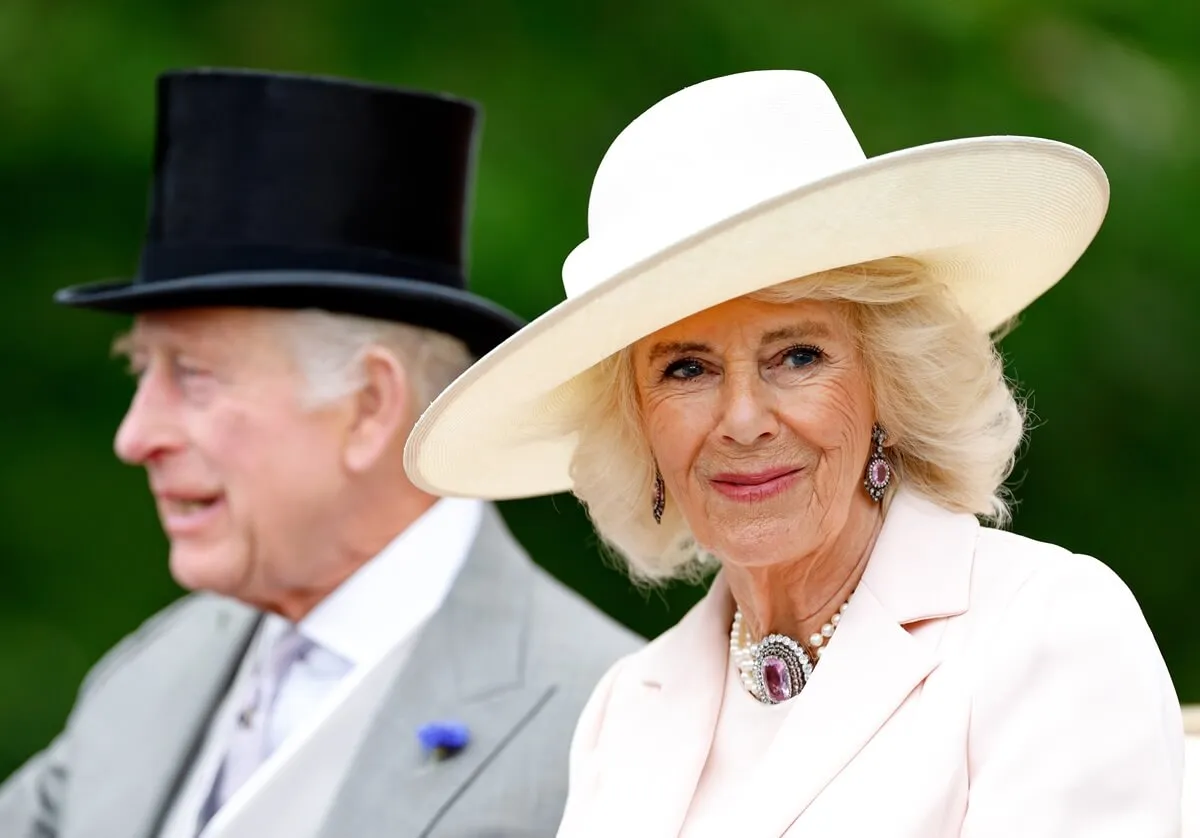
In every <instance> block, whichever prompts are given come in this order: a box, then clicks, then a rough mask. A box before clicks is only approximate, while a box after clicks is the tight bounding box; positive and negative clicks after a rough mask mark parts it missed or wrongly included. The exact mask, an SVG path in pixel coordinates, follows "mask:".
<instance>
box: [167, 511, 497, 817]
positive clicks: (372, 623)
mask: <svg viewBox="0 0 1200 838" xmlns="http://www.w3.org/2000/svg"><path fill="white" fill-rule="evenodd" d="M482 515H483V504H482V502H481V501H478V500H473V499H466V498H446V499H442V500H439V501H438V502H437V503H436V504H434V506H432V507H431V508H430V509H429V510H428V511H427V512H425V514H424V515H422V516H421V517H420V518H418V519H417V520H416V521H415V522H413V524H412V525H411V526H409V527H408V528H407V529H406V530H405V531H404V532H403V533H401V534H400V535H399V536H397V537H396V538H395V539H394V540H393V541H392V542H391V543H390V544H388V546H387V547H385V548H384V549H383V551H381V552H380V553H379V555H377V556H375V557H374V558H372V559H371V560H370V561H369V562H367V563H366V564H365V565H363V566H362V567H361V568H360V569H359V570H358V571H357V572H356V573H354V575H352V576H351V577H350V578H349V579H347V580H346V581H345V582H344V583H342V585H341V586H339V587H338V588H337V589H336V590H334V591H333V592H332V593H331V594H330V595H329V596H327V597H326V598H325V599H324V600H322V601H321V602H320V603H319V604H318V605H317V606H316V607H315V608H314V609H313V610H312V611H310V612H309V613H308V614H307V615H306V616H305V617H304V619H302V620H301V621H300V622H299V623H298V624H297V626H296V628H297V629H298V630H299V632H300V633H301V634H302V635H303V636H304V637H305V638H307V639H308V640H310V641H312V643H313V644H314V646H313V648H312V649H311V650H310V651H309V652H308V653H307V654H305V655H304V656H303V658H301V659H300V660H297V661H296V662H295V663H294V664H293V665H292V666H291V667H290V669H289V671H288V672H287V673H286V675H285V676H284V677H283V678H282V679H281V680H280V683H279V688H278V693H277V698H276V701H275V704H274V706H273V709H272V710H271V713H270V716H269V718H268V720H267V724H268V725H269V730H268V735H269V737H270V740H271V741H272V742H273V743H274V745H275V746H276V751H275V754H273V756H272V757H271V758H268V759H267V760H266V761H265V762H264V763H263V764H262V765H261V766H259V768H258V769H257V771H256V772H255V774H254V775H253V776H252V777H251V778H250V780H251V781H254V782H251V781H248V782H247V784H246V786H245V787H243V789H241V790H239V791H238V792H236V793H234V795H233V796H232V797H231V798H230V799H229V800H228V801H226V804H225V805H226V807H230V808H232V807H234V806H237V805H241V804H242V803H244V801H243V800H241V798H242V797H243V796H244V795H249V794H253V793H254V790H255V789H256V788H260V787H261V786H262V781H263V778H262V777H260V776H259V775H263V774H267V775H269V774H270V773H271V772H273V771H276V770H278V767H279V763H280V760H279V759H276V756H280V752H279V749H280V748H281V747H282V746H283V745H284V744H285V743H287V742H288V740H290V739H293V737H298V738H301V739H303V738H310V737H311V735H312V733H313V731H315V730H316V729H317V728H319V727H320V726H321V725H322V724H323V723H324V722H325V721H326V720H327V719H329V718H330V716H331V714H332V713H333V712H334V711H335V710H336V708H337V707H338V706H340V705H341V704H343V703H344V702H345V701H346V700H347V699H348V698H349V697H350V695H351V693H352V692H353V691H354V689H355V687H356V685H357V684H358V683H359V682H361V681H362V679H363V678H364V677H365V676H366V675H367V674H369V673H370V671H371V670H372V668H373V667H375V666H377V665H378V664H379V663H380V662H381V661H382V660H383V659H384V658H385V656H386V657H387V659H388V665H389V666H393V667H398V666H400V665H402V664H403V660H404V659H405V658H406V657H407V655H408V653H409V651H411V647H412V645H413V643H414V642H415V640H416V637H417V635H418V633H419V631H420V629H421V628H422V627H423V626H424V624H425V623H426V621H427V620H428V619H429V618H430V617H431V616H432V615H433V614H434V612H436V611H437V609H438V608H439V607H440V605H441V603H442V601H443V600H444V599H445V596H446V594H447V592H448V591H449V590H450V587H451V585H452V584H453V583H454V580H455V578H456V577H457V575H458V572H459V570H460V569H461V568H462V564H463V562H464V560H465V559H466V556H467V552H468V551H469V549H470V547H471V544H472V543H473V542H474V540H475V536H476V534H477V532H478V529H479V524H480V521H481V520H482ZM288 626H289V624H288V623H287V621H285V620H284V619H283V618H282V617H279V616H278V615H275V614H268V615H267V616H266V617H265V618H264V619H263V620H262V622H261V624H260V625H259V628H258V630H257V632H256V634H255V637H254V638H253V640H252V641H251V643H250V646H249V648H248V649H247V652H246V655H245V657H244V658H243V660H242V663H241V665H240V667H239V670H238V672H237V674H236V676H235V677H234V680H233V683H232V684H231V685H230V689H229V691H228V693H227V694H226V696H225V699H224V700H223V701H222V703H221V705H220V707H219V708H218V710H217V712H216V714H215V715H214V717H213V720H212V723H211V724H210V725H209V729H208V731H207V734H206V736H205V739H204V741H203V743H202V745H201V747H200V750H199V751H198V753H197V756H196V759H195V760H194V762H193V763H192V766H191V770H190V772H189V774H188V776H187V778H186V779H185V780H184V782H183V784H182V786H181V788H180V792H179V795H178V796H177V797H176V800H175V804H174V805H173V806H172V808H171V811H170V812H169V814H168V817H167V819H166V820H165V821H164V828H163V831H162V832H161V833H160V836H161V838H196V836H197V831H196V824H197V819H198V817H199V815H200V811H201V807H202V806H203V804H204V801H205V800H206V798H207V797H208V795H209V792H210V790H211V789H212V785H213V782H214V780H215V778H216V776H217V772H218V770H219V768H220V765H221V762H222V760H223V759H224V757H225V754H226V752H227V751H228V748H229V742H230V739H231V736H232V734H233V731H234V728H235V725H236V724H237V722H238V716H239V715H240V714H241V713H243V712H244V711H245V709H246V708H245V706H244V704H245V702H246V697H247V696H248V695H249V694H250V692H251V686H252V685H251V681H252V679H254V678H255V666H256V664H257V665H259V666H261V665H262V663H263V662H264V659H265V657H266V656H267V655H268V653H269V651H270V650H271V648H272V646H273V645H274V643H275V641H276V640H277V639H278V637H279V636H280V635H281V634H282V633H283V632H284V631H285V630H286V629H287V628H288ZM292 750H294V748H293V749H292ZM332 791H333V790H332V789H331V790H330V794H332ZM216 820H217V819H214V821H210V827H216V826H217V824H216ZM210 832H211V828H206V829H205V830H204V831H203V832H201V833H199V834H200V835H201V836H208V835H209V834H210Z"/></svg>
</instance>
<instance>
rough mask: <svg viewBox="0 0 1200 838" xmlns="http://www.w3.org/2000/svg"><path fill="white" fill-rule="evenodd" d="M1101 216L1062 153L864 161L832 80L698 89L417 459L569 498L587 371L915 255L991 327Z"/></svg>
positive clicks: (655, 110)
mask: <svg viewBox="0 0 1200 838" xmlns="http://www.w3.org/2000/svg"><path fill="white" fill-rule="evenodd" d="M1107 207H1108V181H1107V178H1106V177H1105V174H1104V170H1103V169H1102V168H1101V167H1100V165H1099V164H1098V163H1097V162H1096V161H1095V160H1094V159H1093V158H1092V157H1090V156H1089V155H1087V154H1086V153H1084V152H1083V151H1080V150H1079V149H1077V148H1074V147H1072V146H1069V145H1065V144H1063V143H1059V142H1054V141H1051V140H1044V139H1037V138H1029V137H1007V136H1005V137H978V138H971V139H960V140H951V141H947V142H938V143H932V144H929V145H922V146H918V147H916V148H909V149H904V150H902V151H896V152H892V153H890V154H884V155H880V156H878V157H873V158H870V159H868V158H867V157H866V155H865V154H864V153H863V151H862V148H861V147H860V146H859V143H858V140H857V139H856V138H855V136H854V133H853V131H852V130H851V129H850V126H849V124H848V123H847V121H846V118H845V116H844V115H843V114H842V111H841V108H839V107H838V104H837V101H836V100H835V99H834V97H833V94H832V93H831V92H830V90H829V88H828V87H827V86H826V85H825V83H824V82H823V81H822V80H821V79H820V78H818V77H817V76H814V75H812V74H811V73H805V72H799V71H792V70H768V71H757V72H748V73H739V74H736V75H732V76H725V77H721V78H717V79H712V80H710V81H705V82H702V83H700V84H696V85H693V86H692V87H688V88H686V89H684V90H681V91H680V92H678V93H675V94H674V95H672V96H669V97H667V98H666V99H663V100H662V101H661V102H659V103H658V104H656V105H654V106H653V107H651V108H650V109H649V110H647V111H646V112H645V113H643V114H642V115H641V116H639V117H638V118H637V119H636V120H634V121H633V122H632V123H631V124H630V125H629V126H628V127H627V128H626V129H625V130H624V131H622V132H621V134H620V135H619V136H618V137H617V139H616V140H615V141H614V142H613V144H612V146H611V147H610V148H609V150H608V152H607V154H605V156H604V159H603V160H602V161H601V163H600V167H599V170H598V171H597V172H596V177H595V180H594V182H593V184H592V192H591V199H590V203H589V206H588V238H587V239H586V240H585V241H584V242H583V243H582V244H580V245H579V246H578V247H576V248H575V250H574V251H573V252H572V253H571V254H570V255H569V256H568V257H567V260H566V262H565V263H564V265H563V287H564V289H565V290H566V296H567V299H566V300H565V301H564V302H562V303H560V304H559V305H557V306H555V307H554V308H553V309H551V310H550V311H548V312H547V313H546V314H544V315H542V316H541V317H539V318H537V319H536V320H534V321H533V322H532V323H530V324H529V325H528V326H526V327H525V328H523V329H522V330H521V331H519V332H518V333H517V334H515V335H513V336H512V337H510V338H509V339H508V340H506V341H505V342H504V343H502V344H501V345H500V346H498V347H496V348H495V349H494V350H492V351H491V352H490V353H488V354H487V355H485V356H484V357H483V358H482V359H481V360H479V361H478V362H477V363H476V364H475V365H474V366H473V367H471V368H470V369H469V370H468V371H467V372H466V373H465V374H463V375H462V376H461V377H460V378H459V379H458V380H457V381H455V382H454V384H452V385H451V386H450V387H449V388H448V389H447V390H446V391H445V392H444V393H443V394H442V395H441V396H440V397H439V398H438V399H437V400H436V401H434V403H433V404H432V405H431V406H430V408H429V409H428V410H427V411H426V412H425V413H424V415H423V416H422V417H421V419H420V421H419V422H418V423H417V426H416V428H415V429H414V431H413V433H412V435H411V437H410V439H409V441H408V445H407V447H406V450H405V465H406V468H407V470H408V474H409V476H410V478H411V479H412V481H413V482H414V483H415V484H416V485H417V486H419V487H421V488H422V489H425V490H426V491H429V492H432V493H435V494H439V495H469V496H475V497H484V498H492V499H506V498H519V497H530V496H534V495H544V494H551V493H555V492H560V491H566V490H569V489H570V488H571V485H572V482H571V478H570V475H569V471H568V469H569V465H570V462H571V457H572V453H573V451H574V448H575V434H574V433H573V432H572V431H571V429H570V428H569V427H567V426H566V425H565V424H564V422H565V418H566V417H569V416H572V415H575V411H577V410H578V405H579V400H580V399H585V398H588V397H589V394H588V393H586V392H585V391H584V388H582V387H581V386H579V385H580V381H579V376H580V374H581V373H584V372H585V371H587V370H588V369H589V368H590V367H592V366H593V365H595V364H597V363H599V362H600V361H602V360H604V359H605V358H607V357H608V356H609V355H612V354H613V353H614V352H617V351H619V350H621V349H623V348H625V347H627V346H629V345H630V344H632V343H634V342H636V341H637V340H639V339H641V338H643V337H645V336H646V335H649V334H651V333H653V332H656V331H658V330H659V329H661V328H663V327H665V326H668V325H670V324H672V323H675V322H677V321H679V320H682V319H683V318H685V317H688V316H690V315H693V314H696V313H697V312H700V311H703V310H705V309H708V308H711V307H712V306H715V305H718V304H719V303H722V302H726V301H728V300H731V299H734V298H736V297H740V296H743V295H745V294H749V293H752V292H754V291H757V290H761V289H763V288H765V287H767V286H770V285H774V284H777V283H780V282H784V281H787V280H790V279H795V278H797V277H801V276H804V275H807V274H812V273H817V272H819V271H823V270H829V269H832V268H838V267H844V266H847V265H852V264H856V263H859V262H866V261H870V260H874V259H880V258H884V257H889V256H909V257H913V258H915V259H918V260H920V261H921V262H922V263H923V264H924V265H926V266H927V267H928V269H929V270H930V271H931V272H932V273H933V275H934V276H936V277H937V278H939V279H940V280H941V281H942V282H944V283H945V284H946V286H947V287H948V288H949V289H950V290H951V292H952V293H953V295H954V297H955V298H956V299H957V301H958V303H959V305H960V306H961V307H962V309H963V310H964V311H965V312H966V313H967V314H968V315H969V316H970V317H971V318H972V319H973V320H974V321H975V322H976V323H977V324H978V325H979V328H980V330H981V331H984V332H991V331H993V330H994V329H996V328H997V327H998V326H1001V325H1003V324H1004V323H1005V322H1007V321H1008V320H1009V319H1010V318H1011V317H1012V316H1013V315H1015V314H1017V313H1018V312H1020V311H1021V310H1022V309H1023V308H1024V307H1025V306H1027V305H1028V304H1029V303H1030V302H1032V301H1033V300H1034V299H1036V298H1037V297H1038V296H1039V295H1041V294H1042V293H1043V292H1045V291H1046V290H1047V289H1048V288H1050V286H1052V285H1053V284H1054V283H1055V282H1057V281H1058V280H1059V279H1060V278H1061V277H1062V276H1063V275H1064V274H1066V272H1067V271H1068V270H1070V269H1071V267H1072V265H1074V264H1075V262H1076V260H1077V259H1078V258H1079V256H1080V255H1081V254H1082V253H1083V252H1084V250H1085V249H1086V248H1087V247H1088V245H1089V244H1090V243H1091V241H1092V238H1093V237H1094V236H1095V235H1096V231H1097V230H1098V229H1099V227H1100V223H1101V221H1102V220H1103V218H1104V214H1105V211H1106V210H1107Z"/></svg>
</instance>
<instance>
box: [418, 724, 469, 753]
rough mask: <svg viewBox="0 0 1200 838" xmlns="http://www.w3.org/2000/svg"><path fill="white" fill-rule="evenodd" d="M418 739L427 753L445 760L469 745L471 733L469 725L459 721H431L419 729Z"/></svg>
mask: <svg viewBox="0 0 1200 838" xmlns="http://www.w3.org/2000/svg"><path fill="white" fill-rule="evenodd" d="M417 739H419V740H420V742H421V750H423V751H424V752H425V753H426V754H427V755H429V756H432V757H433V758H434V759H435V760H443V759H446V758H448V757H452V756H454V755H455V754H457V753H458V752H459V751H461V750H462V749H463V748H465V747H467V743H468V742H470V741H471V735H470V733H469V732H468V731H467V726H466V725H464V724H459V723H458V722H430V723H429V724H426V725H422V726H421V728H420V729H419V730H418V731H417Z"/></svg>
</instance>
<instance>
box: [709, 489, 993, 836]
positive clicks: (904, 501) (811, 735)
mask: <svg viewBox="0 0 1200 838" xmlns="http://www.w3.org/2000/svg"><path fill="white" fill-rule="evenodd" d="M977 531H978V522H977V521H976V520H975V518H974V516H971V515H955V514H953V513H948V512H946V511H945V510H942V509H940V508H939V507H936V506H935V505H933V504H931V503H929V502H927V501H925V500H923V499H921V498H919V497H917V496H916V495H914V494H912V493H910V492H904V491H902V492H900V493H898V494H897V496H896V497H895V498H894V499H893V502H892V504H891V506H890V508H889V510H888V513H887V518H886V521H885V523H884V526H883V529H882V530H881V532H880V535H879V539H878V540H877V542H876V546H875V550H874V552H873V553H872V556H871V561H870V563H869V564H868V566H867V570H866V571H865V573H864V575H863V579H862V581H861V583H860V584H859V587H858V590H857V592H856V593H855V594H854V596H853V597H852V599H851V604H850V607H849V608H848V609H847V610H846V613H845V614H844V615H843V617H842V620H841V623H840V624H839V625H838V630H837V632H836V633H835V634H834V636H833V638H832V640H831V641H830V643H829V645H828V646H827V647H826V650H825V653H824V654H823V656H822V658H821V662H820V664H819V665H818V666H817V668H816V670H815V672H814V674H813V678H812V680H811V681H810V682H809V684H808V685H807V686H806V687H805V689H804V691H803V692H802V693H801V694H800V695H799V696H797V697H796V698H795V699H794V704H795V706H794V707H793V708H792V710H791V711H790V712H789V713H788V717H787V719H786V720H785V721H784V724H783V726H782V728H781V729H780V731H779V734H778V736H777V737H776V739H775V741H774V743H773V744H772V746H771V748H770V750H769V751H768V752H767V754H766V755H765V757H764V759H763V760H762V761H761V763H760V765H759V767H758V768H757V770H756V771H755V772H754V774H753V775H752V776H751V778H750V779H749V781H748V783H747V785H746V787H745V790H744V794H745V796H744V798H743V800H742V801H741V803H740V805H737V806H736V807H731V813H736V815H735V816H733V818H732V819H731V821H730V829H731V831H730V832H729V834H732V833H733V832H741V833H742V834H746V835H770V836H777V835H782V834H783V833H784V832H786V831H787V829H788V828H789V827H790V826H791V824H792V823H793V822H794V821H795V820H796V819H797V818H798V817H799V816H800V815H801V814H802V813H803V812H804V810H805V809H806V808H807V807H808V805H809V804H810V803H811V802H812V801H813V800H814V799H815V798H816V796H817V795H818V794H820V793H821V791H822V789H824V788H825V786H826V785H828V783H829V782H830V781H831V780H833V778H834V777H836V776H837V774H838V772H840V771H841V770H842V768H844V767H845V766H846V765H847V763H849V762H850V761H851V760H852V759H854V757H855V755H856V754H857V753H858V752H859V751H860V750H861V749H862V748H863V746H864V745H866V744H867V742H869V741H870V740H871V738H872V737H873V736H874V735H875V733H876V732H877V731H878V730H879V729H880V728H881V727H882V726H883V725H884V724H885V723H886V722H887V721H888V719H889V718H890V717H891V715H892V714H893V713H894V712H895V710H896V709H897V708H898V707H899V706H900V705H901V704H902V703H903V702H904V701H905V699H907V698H908V696H909V695H910V694H911V693H912V692H913V690H914V689H915V688H917V687H918V686H919V685H920V684H921V683H922V682H923V681H924V679H925V678H926V677H927V676H928V675H929V673H930V672H932V671H933V670H934V669H935V668H936V667H937V665H938V662H939V658H938V648H937V639H938V638H940V637H941V634H942V632H941V631H940V630H938V631H933V632H922V633H921V635H920V636H919V637H918V636H917V635H915V634H913V633H910V631H909V630H908V629H907V628H906V624H910V623H915V622H923V621H928V620H933V619H939V618H944V617H949V616H953V615H956V614H961V613H963V612H964V611H965V610H966V609H967V606H968V601H969V594H970V573H971V558H972V555H973V551H974V541H975V536H976V534H977Z"/></svg>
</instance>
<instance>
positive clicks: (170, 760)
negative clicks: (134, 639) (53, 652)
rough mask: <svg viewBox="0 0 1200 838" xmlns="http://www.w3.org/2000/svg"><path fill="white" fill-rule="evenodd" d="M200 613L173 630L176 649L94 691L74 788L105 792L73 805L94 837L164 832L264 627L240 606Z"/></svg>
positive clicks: (140, 661)
mask: <svg viewBox="0 0 1200 838" xmlns="http://www.w3.org/2000/svg"><path fill="white" fill-rule="evenodd" d="M192 607H196V608H197V610H198V612H199V613H198V614H197V616H196V617H195V618H194V619H190V620H188V621H187V622H186V623H183V624H180V625H176V626H172V627H170V628H169V629H168V630H169V631H171V632H172V633H173V634H174V636H173V637H171V639H170V642H169V643H157V644H153V645H148V646H146V647H144V650H143V651H142V652H141V653H140V654H138V655H137V657H135V658H131V659H130V661H129V663H128V664H127V665H125V666H121V667H120V668H116V669H114V670H113V672H112V674H111V676H110V677H109V678H108V679H107V680H103V681H101V682H100V683H99V684H97V685H96V686H95V687H94V688H93V692H92V694H91V696H90V698H89V702H88V705H87V707H88V709H87V713H88V716H89V719H88V724H87V725H86V726H84V725H82V724H80V725H78V726H77V727H76V730H79V731H81V735H80V736H79V737H78V738H77V740H76V742H75V749H76V750H75V760H74V765H73V767H72V772H73V773H72V778H71V783H72V787H73V788H79V789H84V788H86V789H93V790H95V791H94V793H89V794H87V795H83V794H80V795H77V796H73V797H72V798H71V803H70V806H71V819H72V821H73V822H74V823H76V824H80V825H83V826H84V827H85V828H86V830H87V834H89V835H92V834H94V835H127V836H130V838H142V836H147V837H148V836H151V835H154V834H155V832H156V831H157V830H158V828H159V827H160V824H161V821H162V818H163V816H164V814H165V812H166V809H167V806H168V805H169V803H170V802H171V800H172V798H173V797H174V795H175V793H176V790H177V788H178V786H179V784H180V782H181V781H182V779H183V778H184V776H186V770H187V768H188V767H189V766H190V765H191V763H192V758H193V756H194V754H195V752H196V749H197V747H198V745H199V744H200V742H201V741H202V739H203V736H204V733H205V731H206V729H207V725H208V723H209V720H210V718H211V716H212V714H213V712H214V710H215V709H216V707H217V705H218V704H219V703H220V701H221V698H222V696H223V695H224V693H225V690H226V689H227V687H228V685H229V682H230V680H231V678H232V677H233V674H234V672H235V671H236V669H237V665H238V662H239V661H240V660H241V657H242V654H243V653H244V651H245V648H246V644H247V643H248V642H249V640H250V637H251V636H252V634H253V631H254V627H255V626H256V625H257V622H258V614H257V612H255V611H253V610H252V609H249V608H247V607H245V606H242V605H239V604H238V603H235V602H232V601H218V603H217V604H216V607H206V606H205V605H199V606H192ZM164 673H170V675H169V676H168V677H164ZM102 677H103V676H102ZM82 731H86V733H82Z"/></svg>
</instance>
